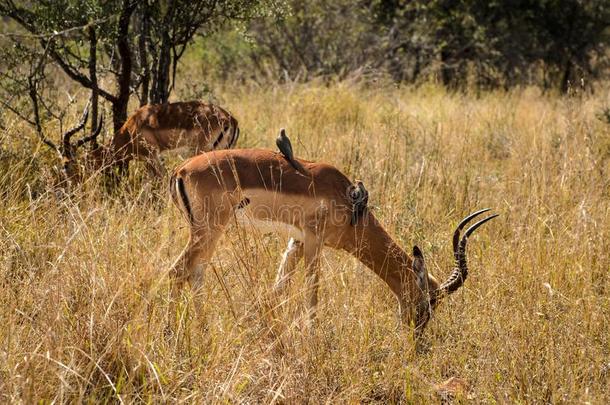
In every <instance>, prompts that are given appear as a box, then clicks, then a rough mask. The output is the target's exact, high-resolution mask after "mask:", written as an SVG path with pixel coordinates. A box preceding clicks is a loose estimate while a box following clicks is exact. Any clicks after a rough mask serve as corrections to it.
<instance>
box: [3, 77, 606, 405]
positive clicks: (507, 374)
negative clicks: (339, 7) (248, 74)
mask: <svg viewBox="0 0 610 405" xmlns="http://www.w3.org/2000/svg"><path fill="white" fill-rule="evenodd" d="M222 94H223V98H222V101H223V105H225V106H226V107H227V108H228V109H229V110H230V111H232V112H233V113H234V114H235V115H236V116H237V117H238V119H239V121H240V126H241V128H242V138H241V139H240V145H239V146H240V147H265V148H270V147H273V145H274V138H275V135H276V134H277V131H278V129H279V128H280V127H286V128H287V132H288V134H289V136H290V137H291V139H292V141H293V145H294V148H295V149H296V151H297V155H298V156H300V157H303V158H306V159H309V160H323V161H327V162H331V163H333V164H334V165H336V166H337V167H339V168H340V169H342V170H343V171H345V172H346V173H347V174H348V175H349V176H350V177H352V178H354V179H356V178H357V179H361V180H363V182H364V183H365V185H366V186H367V188H368V189H369V191H370V195H371V201H370V205H372V206H374V207H375V208H374V209H375V212H376V215H377V216H378V217H379V218H380V219H381V221H382V223H383V224H385V225H386V226H387V228H388V229H389V231H390V232H391V233H392V234H393V235H395V237H396V239H397V240H398V241H399V242H400V243H401V244H402V245H403V246H404V247H405V248H406V249H410V247H411V246H412V245H413V244H418V245H419V246H420V247H421V248H422V249H423V251H424V253H425V255H426V260H427V264H428V268H429V269H430V270H431V271H432V272H433V273H434V274H435V275H436V276H437V277H439V278H443V277H444V276H446V275H447V274H448V272H449V271H450V267H451V253H450V246H449V245H450V243H449V238H450V234H451V231H452V229H453V227H454V226H455V224H456V223H457V221H459V219H460V218H461V217H462V216H464V215H465V214H467V213H468V212H470V211H473V210H475V209H478V208H483V207H492V208H494V210H495V211H496V212H499V213H501V217H499V218H498V219H496V220H495V221H494V222H492V223H490V224H489V225H486V226H485V227H484V228H483V229H481V230H480V231H478V233H477V236H476V237H474V238H472V240H471V242H470V250H469V257H470V268H471V273H470V274H471V275H470V277H469V279H468V281H467V282H466V285H465V287H464V288H462V289H461V290H460V292H458V293H456V294H454V295H452V296H451V297H450V298H448V299H447V300H446V302H444V303H443V304H442V305H441V306H440V308H439V309H438V310H437V311H436V313H435V316H434V318H433V320H432V321H431V322H430V323H429V325H428V328H427V330H426V333H425V337H424V338H425V346H426V349H425V350H422V351H419V352H416V350H415V347H414V345H413V343H412V340H411V335H410V333H409V331H408V330H405V329H403V328H402V327H401V326H400V325H399V324H398V319H397V316H396V302H395V300H394V298H393V297H392V296H391V293H390V292H389V290H388V289H387V288H386V287H385V286H384V285H383V284H382V282H380V280H378V279H377V278H376V276H375V275H374V274H373V273H372V272H370V271H368V270H367V269H366V268H365V267H363V266H362V265H361V264H359V263H358V262H357V261H356V260H355V259H352V258H349V257H346V256H345V255H343V254H341V253H338V252H333V251H330V250H327V251H326V252H325V255H324V259H323V266H322V278H321V280H322V288H321V297H320V302H321V304H320V308H319V322H318V323H317V325H316V326H315V328H314V329H312V330H307V329H305V328H304V327H303V323H302V322H301V315H300V311H299V308H300V307H301V305H302V302H303V296H302V290H303V285H304V283H303V277H302V274H300V275H299V277H297V280H295V282H294V283H293V284H292V286H291V288H290V291H289V293H288V295H287V296H286V303H285V305H284V306H283V309H282V310H279V309H277V308H275V306H274V305H275V304H274V301H273V299H272V295H271V287H272V283H273V278H274V276H275V269H276V267H277V265H278V263H279V260H280V255H281V252H282V249H283V247H284V245H285V242H286V241H285V240H282V239H279V238H278V237H276V236H275V235H261V234H259V235H251V234H245V233H244V232H243V231H242V230H240V229H238V228H236V227H231V229H229V231H228V232H227V234H226V235H225V236H224V237H223V239H222V240H221V243H220V244H219V248H218V250H217V252H216V254H215V256H214V263H213V266H211V267H210V269H209V271H208V273H207V275H206V284H205V288H204V291H203V292H202V294H201V295H200V296H198V297H191V296H190V295H189V294H188V292H185V295H184V297H182V298H181V299H180V300H179V302H174V303H172V302H170V295H169V289H168V285H169V283H168V278H167V271H168V269H169V267H170V266H171V264H172V262H173V260H174V259H175V258H176V257H177V255H178V254H179V253H180V251H181V249H182V248H183V246H184V244H185V242H186V238H187V228H186V225H185V223H184V221H183V219H182V217H181V215H180V213H179V212H178V211H177V210H176V209H175V208H174V207H173V206H171V204H169V202H168V201H169V199H168V198H167V197H166V194H165V190H164V187H163V186H162V187H159V188H155V187H154V186H151V185H150V184H148V183H147V182H146V180H144V181H143V182H142V180H141V179H140V178H139V177H138V176H134V177H133V178H132V179H131V183H130V184H127V185H126V186H125V189H124V190H123V191H122V192H120V193H118V194H117V195H113V196H109V195H108V194H106V193H104V192H103V191H102V190H101V188H100V187H99V186H98V183H99V181H98V179H95V178H93V179H91V180H90V181H88V182H86V183H85V184H84V185H83V186H82V187H81V189H80V190H77V191H76V192H75V193H74V195H73V196H70V197H66V196H63V195H60V194H57V193H53V192H48V191H46V190H47V187H46V183H47V181H46V180H45V179H46V178H48V177H49V176H50V175H49V173H47V172H46V169H45V168H46V167H47V166H48V164H47V163H48V160H49V159H50V158H52V156H50V155H49V156H47V152H46V151H45V149H44V148H42V147H40V146H39V145H37V144H36V142H34V141H32V140H31V139H34V135H33V134H32V133H31V130H30V129H29V128H27V127H24V126H20V125H18V124H16V123H12V125H10V126H9V129H8V130H7V131H5V132H4V133H3V134H2V135H1V138H2V142H3V144H4V145H5V146H4V147H3V149H2V160H3V162H2V164H1V165H0V167H1V171H0V187H1V189H0V191H1V192H2V195H3V204H2V205H1V206H0V232H1V234H2V237H1V238H0V285H1V289H0V303H1V305H0V325H2V326H1V327H0V339H1V342H2V345H1V347H0V398H2V401H3V402H17V401H21V402H25V403H31V402H34V401H44V402H49V401H56V402H64V401H66V402H68V401H85V400H86V401H92V402H97V401H112V402H115V401H118V402H124V403H130V402H138V401H146V402H164V401H170V400H172V401H182V402H188V403H197V402H230V403H236V402H250V403H255V402H266V403H271V402H280V403H300V402H311V403H320V402H327V403H336V402H352V403H353V402H381V403H386V402H401V401H404V402H411V403H420V402H429V401H438V397H437V394H436V393H435V390H434V389H433V386H434V384H436V383H439V382H441V381H443V380H446V379H447V378H450V377H459V378H462V379H464V380H466V381H467V382H468V385H469V387H470V390H469V391H468V393H467V395H468V397H470V398H474V400H475V401H477V402H492V403H493V402H500V403H514V402H521V403H542V402H544V403H547V402H549V403H560V402H571V403H577V402H590V403H599V404H602V403H607V402H608V401H609V400H610V388H608V387H609V385H608V383H609V382H610V298H609V296H610V275H609V272H610V255H609V254H608V252H609V251H610V183H609V180H608V179H609V178H610V176H609V174H610V126H609V125H608V124H607V123H605V122H603V121H601V120H600V119H598V117H597V113H598V112H599V111H601V110H602V109H603V107H604V106H605V103H607V102H608V100H606V99H604V98H603V96H600V95H596V96H586V95H583V96H581V97H574V98H558V97H554V96H545V95H541V94H540V93H539V92H537V91H536V90H521V91H515V92H511V93H490V94H484V95H478V96H477V95H466V96H465V95H453V94H447V93H445V92H444V91H442V90H441V89H438V88H436V87H434V86H425V87H421V88H419V89H402V88H394V87H391V86H384V85H379V86H377V87H362V86H358V85H354V84H349V83H340V84H335V85H331V86H328V87H327V86H322V85H316V84H309V85H285V86H276V87H272V88H266V89H259V88H248V87H241V88H229V89H225V90H224V91H223V92H222ZM598 94H600V92H598ZM75 120H76V117H75ZM30 136H31V137H30ZM170 160H172V159H170ZM174 160H176V159H174ZM154 194H158V196H157V197H155V196H154ZM151 195H153V196H152V197H151ZM174 304H177V305H174ZM463 398H464V399H465V397H463Z"/></svg>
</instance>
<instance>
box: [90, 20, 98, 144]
mask: <svg viewBox="0 0 610 405" xmlns="http://www.w3.org/2000/svg"><path fill="white" fill-rule="evenodd" d="M89 78H90V79H91V83H93V86H92V89H91V133H92V134H93V133H95V131H96V130H97V116H98V103H99V91H98V90H97V87H98V85H97V35H96V33H95V27H89ZM98 146H99V145H98V143H97V138H95V139H93V140H92V141H91V148H92V149H97V148H98Z"/></svg>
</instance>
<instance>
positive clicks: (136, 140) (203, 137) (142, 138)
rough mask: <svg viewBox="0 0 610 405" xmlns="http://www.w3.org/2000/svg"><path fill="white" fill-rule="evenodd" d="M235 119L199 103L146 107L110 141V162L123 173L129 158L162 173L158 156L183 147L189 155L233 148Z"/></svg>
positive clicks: (150, 105)
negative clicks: (140, 161) (111, 155)
mask: <svg viewBox="0 0 610 405" xmlns="http://www.w3.org/2000/svg"><path fill="white" fill-rule="evenodd" d="M238 137H239V127H238V123H237V120H236V119H235V117H233V116H232V115H231V114H230V113H229V112H228V111H226V110H224V109H222V108H220V107H218V106H217V105H214V104H208V103H203V102H200V101H189V102H177V103H169V104H148V105H145V106H143V107H140V108H139V109H138V110H136V111H135V112H134V113H133V114H132V115H131V116H130V117H129V119H128V120H127V121H126V122H125V124H124V125H123V127H122V128H121V129H120V131H119V132H118V133H116V134H115V136H114V138H113V139H112V145H111V152H112V154H113V158H112V160H113V161H114V163H115V164H117V165H118V166H119V167H121V169H122V170H123V171H124V170H126V169H127V166H128V165H129V161H130V160H132V159H133V158H139V159H143V160H145V161H146V163H147V165H148V168H149V170H150V171H151V172H153V173H154V174H157V175H160V174H161V173H162V172H163V171H164V170H163V166H162V164H161V161H160V159H159V153H160V152H163V151H165V150H171V149H179V148H187V149H189V155H190V156H192V155H194V154H197V153H201V152H206V151H210V150H215V149H229V148H232V147H233V146H235V143H236V142H237V139H238Z"/></svg>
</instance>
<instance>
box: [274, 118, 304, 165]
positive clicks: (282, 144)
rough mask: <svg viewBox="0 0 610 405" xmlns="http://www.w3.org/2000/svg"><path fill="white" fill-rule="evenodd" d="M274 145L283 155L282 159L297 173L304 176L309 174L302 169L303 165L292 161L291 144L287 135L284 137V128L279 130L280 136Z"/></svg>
mask: <svg viewBox="0 0 610 405" xmlns="http://www.w3.org/2000/svg"><path fill="white" fill-rule="evenodd" d="M275 144H276V145H277V148H278V149H279V150H280V152H281V154H282V155H284V158H285V159H286V160H287V161H288V163H290V165H291V166H292V167H294V169H295V170H296V171H297V172H300V173H302V174H305V175H306V174H308V173H309V172H308V171H307V169H305V168H304V167H303V165H301V164H300V163H299V162H297V161H296V160H295V159H294V154H293V152H292V144H291V143H290V139H289V138H288V135H286V130H285V129H284V128H282V129H280V134H279V135H278V137H277V139H276V140H275Z"/></svg>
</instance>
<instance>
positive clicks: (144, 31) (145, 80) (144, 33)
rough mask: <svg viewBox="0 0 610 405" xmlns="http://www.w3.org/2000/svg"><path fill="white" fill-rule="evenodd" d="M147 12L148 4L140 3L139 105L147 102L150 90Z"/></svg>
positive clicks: (148, 22)
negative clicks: (140, 85) (140, 77)
mask: <svg viewBox="0 0 610 405" xmlns="http://www.w3.org/2000/svg"><path fill="white" fill-rule="evenodd" d="M148 12H149V10H148V4H146V3H145V4H143V5H142V15H141V18H140V38H139V40H138V48H139V53H140V66H141V68H142V90H141V92H140V106H143V105H145V104H148V95H149V92H150V66H149V65H148V52H147V49H146V44H147V43H148V42H150V21H149V14H148Z"/></svg>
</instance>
